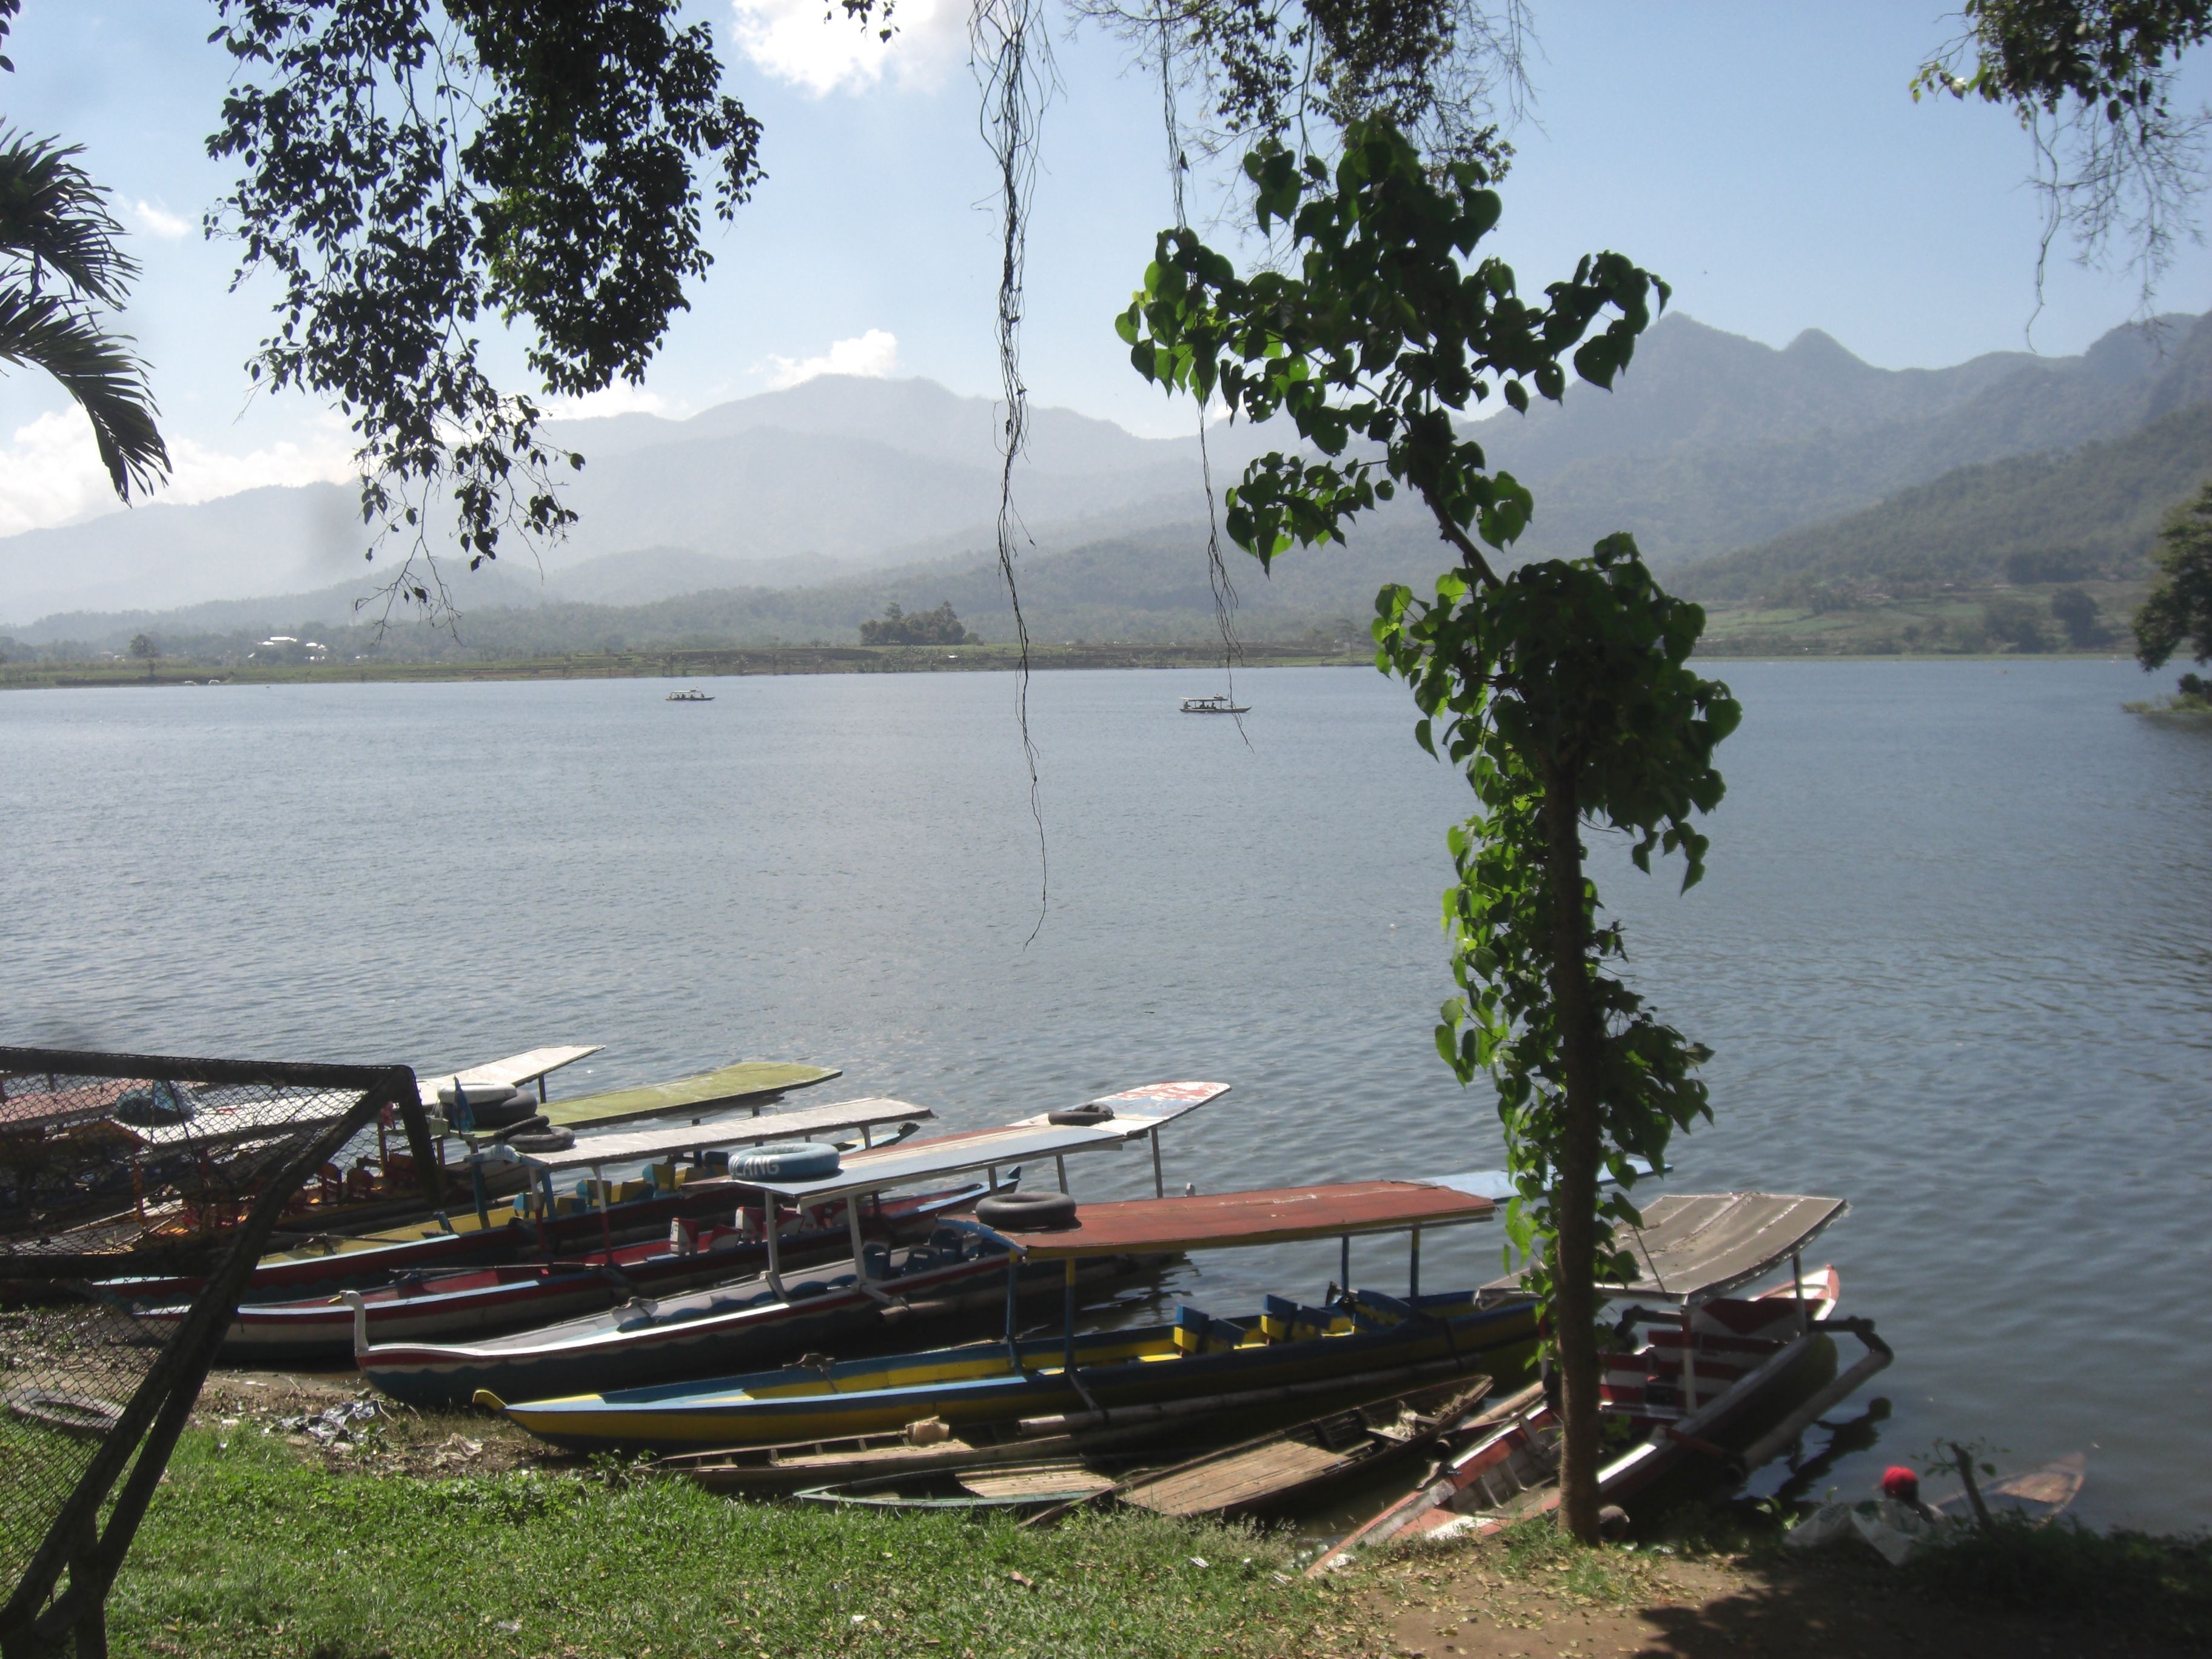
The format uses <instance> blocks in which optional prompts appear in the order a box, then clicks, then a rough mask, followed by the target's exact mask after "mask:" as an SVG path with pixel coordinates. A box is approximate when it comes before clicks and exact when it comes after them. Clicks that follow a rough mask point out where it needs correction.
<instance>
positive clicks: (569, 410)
mask: <svg viewBox="0 0 2212 1659" xmlns="http://www.w3.org/2000/svg"><path fill="white" fill-rule="evenodd" d="M540 407H541V408H542V409H543V410H544V412H545V416H546V418H547V419H548V420H553V421H595V420H598V419H599V418H600V417H601V416H606V415H665V414H667V413H668V412H669V411H668V399H667V398H664V397H662V396H661V395H660V394H659V392H647V390H646V389H645V388H644V387H643V386H632V385H630V383H629V381H627V380H617V381H616V382H615V383H614V384H613V385H612V386H602V387H600V388H599V390H598V391H597V392H586V393H585V394H584V395H583V396H582V397H580V398H547V399H546V400H545V401H544V404H541V405H540Z"/></svg>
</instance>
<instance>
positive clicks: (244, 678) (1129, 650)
mask: <svg viewBox="0 0 2212 1659" xmlns="http://www.w3.org/2000/svg"><path fill="white" fill-rule="evenodd" d="M1719 644H1720V647H1721V648H1720V649H1718V650H1700V651H1699V653H1697V659H1698V660H1699V661H1700V662H1707V663H1724V662H1994V663H2003V664H2011V663H2015V662H2023V663H2033V662H2060V661H2072V662H2081V661H2091V662H2097V661H2122V660H2124V655H2122V654H2119V653H2114V652H2113V651H2112V650H2111V649H2109V648H2108V649H2104V650H2097V651H2041V652H1972V653H1970V652H1961V651H1823V650H1820V649H1817V648H1815V647H1812V646H1810V645H1807V646H1801V647H1798V648H1796V649H1794V650H1792V649H1788V648H1784V649H1777V648H1775V647H1776V642H1775V641H1772V640H1771V639H1765V640H1759V641H1743V642H1742V644H1741V647H1739V646H1738V644H1737V642H1736V641H1728V640H1723V641H1719ZM1020 660H1021V656H1020V653H1019V651H1018V649H1017V648H1016V647H1013V646H1011V645H963V646H958V647H949V648H948V647H937V646H927V647H925V646H835V645H815V646H799V645H794V646H753V647H745V648H744V649H727V650H723V649H701V650H693V651H634V652H617V653H608V652H586V653H575V654H571V655H562V656H550V655H549V656H543V657H523V658H513V659H501V660H496V661H488V662H477V663H454V662H439V663H406V662H386V663H370V662H354V663H270V664H266V665H264V664H251V665H228V666H221V667H203V666H201V665H198V664H196V663H192V662H188V661H183V660H179V661H174V662H171V661H166V660H165V661H158V662H156V663H155V665H154V669H153V671H152V672H151V673H150V674H149V672H148V671H147V668H146V665H144V664H143V663H134V662H122V661H117V662H112V663H111V662H52V663H48V662H13V663H5V664H0V691H27V690H98V689H111V690H112V689H115V688H118V687H120V688H128V687H131V686H185V685H337V684H346V685H352V684H423V685H430V684H454V683H459V682H466V681H471V680H502V681H523V680H608V679H637V680H653V679H657V680H694V679H697V680H705V679H728V678H745V677H749V676H752V675H761V674H774V675H783V674H963V673H969V674H973V673H1006V672H1010V671H1012V670H1013V669H1015V668H1016V667H1018V665H1019V664H1020ZM1221 665H1222V663H1221V647H1219V646H1218V645H1203V646H1198V645H1032V646H1031V647H1030V668H1031V670H1032V671H1036V672H1039V673H1051V672H1057V671H1061V670H1066V669H1101V668H1148V669H1184V670H1188V671H1190V672H1192V673H1210V672H1218V671H1220V668H1221ZM1372 665H1373V658H1372V657H1371V656H1370V654H1369V653H1367V652H1366V651H1364V650H1358V649H1355V650H1346V649H1345V648H1344V647H1342V646H1340V645H1339V646H1335V647H1330V646H1314V645H1274V644H1267V643H1265V642H1243V643H1241V644H1240V646H1239V647H1238V659H1237V664H1236V666H1237V667H1238V668H1369V667H1371V666H1372Z"/></svg>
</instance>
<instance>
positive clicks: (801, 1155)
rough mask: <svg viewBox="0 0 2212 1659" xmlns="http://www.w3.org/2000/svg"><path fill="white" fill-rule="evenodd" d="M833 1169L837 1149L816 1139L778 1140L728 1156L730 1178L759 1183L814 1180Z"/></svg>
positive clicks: (835, 1167)
mask: <svg viewBox="0 0 2212 1659" xmlns="http://www.w3.org/2000/svg"><path fill="white" fill-rule="evenodd" d="M837 1167H838V1166H837V1149H836V1147H835V1146H828V1145H826V1144H824V1143H823V1142H822V1141H819V1140H779V1141H775V1142H773V1143H771V1144H770V1145H769V1146H751V1147H748V1148H746V1149H745V1150H744V1152H732V1153H731V1155H730V1173H731V1174H732V1175H733V1176H755V1177H757V1178H758V1179H760V1180H763V1181H818V1180H820V1179H821V1178H822V1177H823V1176H833V1175H836V1173H837Z"/></svg>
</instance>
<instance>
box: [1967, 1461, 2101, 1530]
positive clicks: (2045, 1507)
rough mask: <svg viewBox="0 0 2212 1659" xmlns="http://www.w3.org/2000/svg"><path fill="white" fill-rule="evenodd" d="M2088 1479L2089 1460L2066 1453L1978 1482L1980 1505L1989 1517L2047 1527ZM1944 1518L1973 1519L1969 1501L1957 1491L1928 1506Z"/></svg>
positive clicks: (2072, 1501) (2072, 1499) (2067, 1507)
mask: <svg viewBox="0 0 2212 1659" xmlns="http://www.w3.org/2000/svg"><path fill="white" fill-rule="evenodd" d="M2088 1479H2089V1459H2088V1456H2087V1454H2086V1453H2083V1452H2069V1453H2067V1455H2065V1456H2063V1457H2055V1458H2053V1459H2051V1462H2048V1463H2041V1464H2038V1465H2037V1466H2036V1467H2035V1468H2032V1469H2022V1470H2021V1471H2019V1472H2017V1473H2015V1474H2003V1475H1999V1476H1998V1477H1997V1478H1996V1479H1995V1480H1987V1481H1984V1482H1982V1483H1980V1485H1979V1487H1978V1490H1979V1491H1980V1492H1981V1494H1982V1505H1983V1507H1984V1509H1986V1510H1989V1512H1990V1514H1991V1515H1992V1516H2008V1517H2009V1518H2012V1519H2015V1520H2020V1521H2025V1522H2027V1523H2028V1524H2029V1525H2030V1526H2035V1527H2047V1526H2049V1525H2050V1524H2051V1522H2053V1521H2056V1520H2057V1518H2058V1517H2059V1516H2062V1515H2063V1514H2065V1513H2066V1511H2067V1510H2069V1509H2070V1508H2072V1507H2073V1504H2074V1500H2075V1498H2078V1497H2080V1496H2081V1488H2082V1486H2083V1485H2084V1484H2085V1483H2086V1482H2087V1480H2088ZM1931 1507H1932V1508H1933V1509H1934V1510H1935V1511H1936V1514H1938V1515H1940V1516H1943V1517H1944V1519H1946V1520H1948V1521H1971V1520H1972V1519H1973V1518H1974V1510H1973V1500H1972V1498H1968V1497H1967V1496H1966V1493H1965V1492H1963V1491H1961V1492H1955V1493H1954V1494H1953V1495H1952V1496H1951V1497H1948V1498H1945V1499H1944V1500H1943V1501H1942V1503H1940V1504H1934V1505H1931Z"/></svg>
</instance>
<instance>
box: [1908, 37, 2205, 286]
mask: <svg viewBox="0 0 2212 1659" xmlns="http://www.w3.org/2000/svg"><path fill="white" fill-rule="evenodd" d="M1961 15H1963V16H1964V17H1965V19H1966V23H1967V25H1968V27H1967V33H1966V34H1965V35H1964V36H1962V37H1960V39H1958V40H1954V41H1952V42H1951V43H1950V44H1949V45H1948V46H1946V47H1944V48H1943V49H1942V51H1940V52H1938V53H1937V54H1936V56H1935V57H1934V58H1931V59H1930V60H1929V62H1928V63H1927V64H1923V66H1922V67H1921V70H1920V72H1919V74H1918V75H1917V76H1915V77H1914V79H1913V82H1912V95H1913V96H1914V97H1915V98H1916V99H1917V98H1918V97H1919V96H1920V95H1921V94H1922V93H1923V92H1948V93H1949V94H1951V95H1952V96H1954V97H1956V98H1960V99H1966V98H1977V99H1980V100H1984V102H1988V103H1992V104H2005V105H2008V106H2010V107H2011V108H2012V111H2013V112H2014V113H2015V115H2016V116H2017V117H2018V118H2019V119H2020V123H2021V126H2022V127H2024V128H2025V129H2027V132H2028V133H2029V135H2030V137H2031V138H2032V139H2033V143H2034V145H2035V159H2036V172H2035V182H2036V185H2037V187H2038V188H2039V190H2040V191H2041V192H2042V195H2043V198H2044V204H2045V220H2044V232H2043V250H2042V257H2041V258H2039V259H2038V261H2037V289H2038V291H2039V292H2040V291H2041V286H2042V269H2043V265H2044V264H2045V261H2047V259H2048V258H2049V256H2050V252H2051V246H2052V244H2053V242H2054V241H2055V240H2057V236H2058V234H2059V232H2060V231H2062V230H2066V229H2070V230H2071V231H2072V232H2073V233H2074V234H2075V239H2076V241H2077V243H2078V245H2079V246H2080V247H2081V252H2082V256H2083V258H2096V257H2098V256H2100V255H2101V254H2102V253H2104V252H2106V249H2108V248H2109V247H2111V246H2112V243H2113V241H2114V240H2115V239H2116V238H2117V239H2118V240H2120V241H2121V242H2123V243H2124V244H2125V245H2126V246H2127V249H2128V252H2127V255H2126V263H2127V264H2130V266H2132V267H2133V268H2134V269H2135V270H2136V271H2137V272H2138V274H2139V276H2140V278H2141V299H2142V307H2143V309H2144V310H2145V311H2148V309H2149V308H2150V303H2151V301H2152V298H2153V296H2154V294H2155V293H2156V290H2157V288H2158V283H2159V279H2160V277H2161V276H2163V275H2164V274H2165V272H2166V267H2167V266H2168V265H2169V264H2171V263H2172V258H2173V252H2174V245H2175V241H2176V240H2177V238H2182V237H2186V238H2187V239H2189V240H2198V237H2197V228H2196V226H2195V223H2194V221H2193V218H2192V214H2191V209H2192V204H2194V202H2195V201H2196V198H2197V197H2198V196H2199V195H2200V194H2202V193H2203V189H2204V185H2205V172H2204V164H2205V137H2206V133H2207V130H2208V127H2212V112H2207V111H2205V110H2203V109H2197V110H2194V111H2191V110H2185V109H2179V108H2177V106H2176V102H2175V96H2174V94H2175V82H2176V79H2177V77H2178V76H2179V70H2180V62H2181V59H2182V58H2184V57H2185V55H2186V54H2187V53H2188V52H2190V51H2191V50H2192V49H2193V48H2195V47H2197V46H2202V45H2203V44H2204V42H2205V41H2206V40H2207V39H2212V0H1965V3H1964V4H1963V6H1962V7H1961ZM1969 60H1971V62H1970V61H1969Z"/></svg>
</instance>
